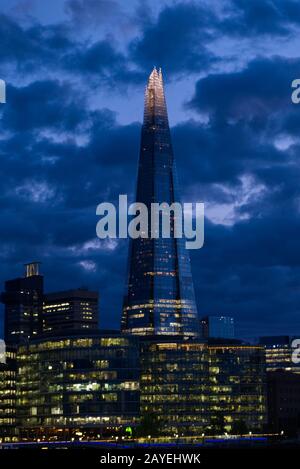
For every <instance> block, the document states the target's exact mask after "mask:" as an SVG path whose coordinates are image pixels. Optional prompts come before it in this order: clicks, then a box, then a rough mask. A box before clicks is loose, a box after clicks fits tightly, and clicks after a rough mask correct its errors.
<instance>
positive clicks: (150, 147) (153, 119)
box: [122, 68, 199, 337]
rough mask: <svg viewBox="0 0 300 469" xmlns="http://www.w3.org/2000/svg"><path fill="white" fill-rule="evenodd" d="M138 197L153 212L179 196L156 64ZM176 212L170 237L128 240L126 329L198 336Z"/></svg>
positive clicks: (148, 99)
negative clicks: (176, 234) (176, 232)
mask: <svg viewBox="0 0 300 469" xmlns="http://www.w3.org/2000/svg"><path fill="white" fill-rule="evenodd" d="M136 200H137V202H138V203H143V204H145V205H146V206H147V208H148V213H149V214H150V213H151V203H159V204H161V203H163V202H166V203H168V204H169V205H171V204H172V203H174V202H179V201H180V200H179V198H178V194H177V181H176V169H175V162H174V156H173V149H172V142H171V135H170V128H169V122H168V115H167V107H166V101H165V95H164V87H163V79H162V73H161V70H160V71H159V72H158V71H157V70H156V69H155V68H154V70H153V71H152V73H151V75H150V77H149V80H148V84H147V86H146V93H145V109H144V123H143V127H142V135H141V148H140V160H139V169H138V180H137V192H136ZM175 216H176V215H175V213H173V212H171V217H170V225H171V226H170V232H171V237H170V238H163V237H162V236H161V235H159V237H157V238H154V237H151V236H150V234H149V233H148V237H147V238H142V237H140V238H137V239H131V240H130V248H129V261H128V284H127V292H126V296H125V298H124V305H123V315H122V330H123V332H126V333H131V334H139V335H161V334H165V335H178V336H187V337H189V336H190V337H195V336H198V333H199V321H198V318H197V309H196V303H195V296H194V287H193V281H192V275H191V268H190V259H189V254H188V251H187V250H186V248H185V240H184V238H175V237H174V227H175ZM148 226H150V221H149V223H148Z"/></svg>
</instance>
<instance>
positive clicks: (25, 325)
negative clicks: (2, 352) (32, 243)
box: [1, 262, 44, 344]
mask: <svg viewBox="0 0 300 469" xmlns="http://www.w3.org/2000/svg"><path fill="white" fill-rule="evenodd" d="M43 295H44V279H43V276H42V275H40V274H39V263H37V262H33V263H30V264H26V271H25V276H24V277H22V278H17V279H14V280H8V281H7V282H5V291H4V293H2V295H1V301H2V302H3V303H4V305H5V312H4V338H5V342H6V343H7V344H19V343H21V342H22V341H24V340H28V339H31V338H33V337H35V336H37V335H38V334H39V333H40V332H41V327H42V325H41V315H42V309H43Z"/></svg>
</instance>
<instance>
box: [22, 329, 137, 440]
mask: <svg viewBox="0 0 300 469" xmlns="http://www.w3.org/2000/svg"><path fill="white" fill-rule="evenodd" d="M17 397H18V398H17V414H18V424H19V427H20V432H21V435H22V437H23V438H29V439H30V438H34V437H38V436H40V437H41V438H42V437H46V438H51V437H56V438H57V437H58V438H59V437H61V438H67V439H71V438H76V437H78V436H79V435H82V436H84V437H91V438H96V437H99V436H103V435H107V436H108V435H111V434H114V433H115V432H119V431H121V430H122V429H123V428H124V427H126V426H128V425H130V426H134V425H136V423H137V421H138V418H139V353H138V346H137V339H136V338H135V337H127V336H120V334H118V333H109V332H107V333H104V332H103V333H99V332H98V333H91V334H89V333H87V332H86V333H85V334H81V335H80V334H77V335H67V336H65V337H61V338H57V337H53V338H52V339H51V338H47V339H40V340H35V341H31V342H30V343H29V344H28V345H23V346H21V347H20V348H19V352H18V382H17Z"/></svg>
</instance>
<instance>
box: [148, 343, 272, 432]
mask: <svg viewBox="0 0 300 469" xmlns="http://www.w3.org/2000/svg"><path fill="white" fill-rule="evenodd" d="M141 364H142V365H141V414H142V418H146V417H147V416H152V418H153V419H154V422H155V427H156V428H157V429H158V431H159V433H160V434H161V435H169V436H174V435H178V436H182V435H185V436H188V435H198V436H200V435H201V434H202V433H204V434H205V435H209V434H210V435H217V434H224V433H225V432H230V433H240V432H241V433H243V432H245V431H262V429H263V427H264V425H265V423H266V387H265V385H266V374H265V361H264V350H263V348H262V347H253V346H236V345H232V346H209V345H207V344H204V343H201V342H196V341H195V342H194V341H188V342H186V341H178V340H176V339H175V340H174V341H163V342H162V341H160V342H157V341H148V342H143V343H142V349H141ZM154 431H155V429H154Z"/></svg>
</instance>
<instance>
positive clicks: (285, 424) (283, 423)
mask: <svg viewBox="0 0 300 469" xmlns="http://www.w3.org/2000/svg"><path fill="white" fill-rule="evenodd" d="M267 383H268V421H269V430H270V431H271V432H274V433H279V434H282V433H283V434H284V435H285V436H293V437H295V436H297V435H298V434H299V432H300V375H299V374H297V373H293V372H290V371H284V370H276V371H270V372H268V374H267Z"/></svg>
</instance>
